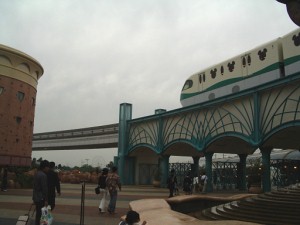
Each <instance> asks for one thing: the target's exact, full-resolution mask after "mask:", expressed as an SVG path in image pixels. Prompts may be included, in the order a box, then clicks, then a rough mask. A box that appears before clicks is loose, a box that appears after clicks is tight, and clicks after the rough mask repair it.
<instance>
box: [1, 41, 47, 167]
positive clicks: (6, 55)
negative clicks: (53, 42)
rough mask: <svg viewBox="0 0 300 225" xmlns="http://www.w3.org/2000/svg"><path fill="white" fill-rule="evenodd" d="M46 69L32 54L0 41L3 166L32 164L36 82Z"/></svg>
mask: <svg viewBox="0 0 300 225" xmlns="http://www.w3.org/2000/svg"><path fill="white" fill-rule="evenodd" d="M43 72H44V71H43V67H42V66H41V65H40V63H39V62H38V61H37V60H35V59H34V58H32V57H31V56H29V55H27V54H25V53H23V52H20V51H18V50H16V49H13V48H10V47H7V46H4V45H0V166H3V165H11V166H12V165H14V166H28V165H30V164H31V151H32V136H33V126H34V111H35V102H36V93H37V84H38V79H39V78H40V77H41V76H42V75H43Z"/></svg>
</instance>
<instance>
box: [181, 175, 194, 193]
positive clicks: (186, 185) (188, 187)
mask: <svg viewBox="0 0 300 225" xmlns="http://www.w3.org/2000/svg"><path fill="white" fill-rule="evenodd" d="M192 185H193V179H192V177H191V172H188V173H187V174H186V176H185V177H184V179H183V191H184V192H185V194H186V195H191V194H192Z"/></svg>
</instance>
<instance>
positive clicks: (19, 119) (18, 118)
mask: <svg viewBox="0 0 300 225" xmlns="http://www.w3.org/2000/svg"><path fill="white" fill-rule="evenodd" d="M16 121H17V123H18V124H20V123H21V121H22V118H21V117H19V116H17V117H16Z"/></svg>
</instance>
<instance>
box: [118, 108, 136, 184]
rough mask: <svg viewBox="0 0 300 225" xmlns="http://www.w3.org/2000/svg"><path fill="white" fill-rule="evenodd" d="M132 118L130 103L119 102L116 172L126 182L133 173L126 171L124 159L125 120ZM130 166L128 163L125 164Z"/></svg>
mask: <svg viewBox="0 0 300 225" xmlns="http://www.w3.org/2000/svg"><path fill="white" fill-rule="evenodd" d="M131 119H132V105H131V104H129V103H122V104H120V112H119V140H118V173H119V175H120V177H121V182H122V183H123V184H127V183H126V181H130V180H132V179H131V178H130V176H134V174H130V173H126V172H125V171H126V168H125V159H126V156H127V154H128V150H127V144H128V143H127V142H128V129H129V128H128V125H127V121H128V120H131ZM127 167H128V168H130V166H129V165H127Z"/></svg>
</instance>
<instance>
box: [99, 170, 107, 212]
mask: <svg viewBox="0 0 300 225" xmlns="http://www.w3.org/2000/svg"><path fill="white" fill-rule="evenodd" d="M107 175H108V169H107V168H103V169H102V173H101V174H100V176H99V179H98V187H99V188H100V198H101V200H100V204H99V212H101V213H105V209H106V207H107V201H108V199H107V197H108V191H107V188H106V178H107Z"/></svg>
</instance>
